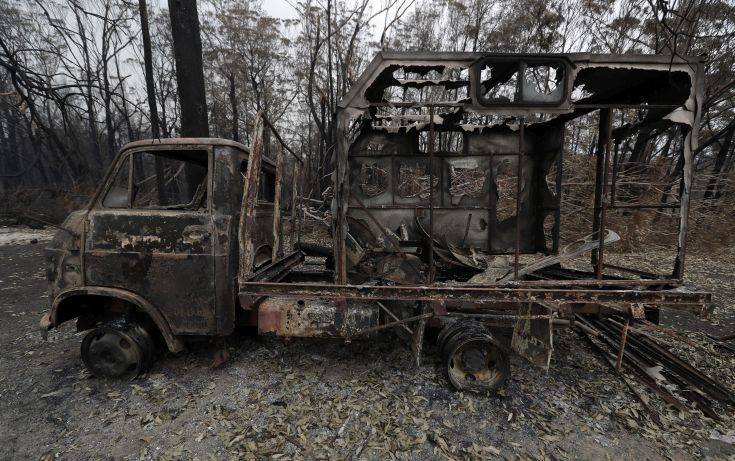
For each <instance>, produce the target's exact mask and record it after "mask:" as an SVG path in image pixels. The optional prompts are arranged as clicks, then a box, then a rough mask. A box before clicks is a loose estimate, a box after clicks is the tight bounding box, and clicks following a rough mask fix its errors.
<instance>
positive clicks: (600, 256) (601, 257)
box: [595, 109, 613, 280]
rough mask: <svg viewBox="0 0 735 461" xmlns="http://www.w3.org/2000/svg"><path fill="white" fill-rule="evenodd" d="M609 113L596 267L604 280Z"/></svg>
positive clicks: (608, 116) (610, 125)
mask: <svg viewBox="0 0 735 461" xmlns="http://www.w3.org/2000/svg"><path fill="white" fill-rule="evenodd" d="M608 110H609V113H608V115H607V119H608V124H607V139H606V142H605V151H604V154H603V158H602V160H603V168H602V170H603V172H602V201H601V202H600V206H601V208H600V228H599V230H598V233H599V242H600V245H599V247H598V249H597V267H596V268H595V273H596V275H597V278H598V279H600V280H602V269H603V267H604V264H605V262H604V261H605V248H604V246H605V221H606V218H607V206H608V203H607V202H608V198H607V191H606V188H607V175H608V172H609V169H610V167H609V163H610V147H611V145H612V119H613V113H612V109H608Z"/></svg>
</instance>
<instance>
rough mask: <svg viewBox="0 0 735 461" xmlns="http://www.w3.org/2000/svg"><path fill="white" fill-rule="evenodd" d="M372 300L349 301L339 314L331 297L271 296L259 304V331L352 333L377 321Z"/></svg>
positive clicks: (293, 334)
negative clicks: (303, 298) (307, 298)
mask: <svg viewBox="0 0 735 461" xmlns="http://www.w3.org/2000/svg"><path fill="white" fill-rule="evenodd" d="M379 312H380V310H379V308H378V306H376V305H375V304H366V303H356V302H353V303H350V305H349V307H348V309H346V311H345V313H346V315H342V314H341V313H340V311H339V308H338V306H337V305H336V303H335V302H334V301H331V300H326V299H309V300H302V299H294V298H290V297H270V298H268V299H266V300H265V301H264V302H263V303H261V305H260V306H259V308H258V333H260V334H269V333H270V334H275V335H277V336H291V337H326V338H330V337H351V336H355V335H363V334H366V332H369V329H370V328H373V327H376V326H377V325H378V318H379Z"/></svg>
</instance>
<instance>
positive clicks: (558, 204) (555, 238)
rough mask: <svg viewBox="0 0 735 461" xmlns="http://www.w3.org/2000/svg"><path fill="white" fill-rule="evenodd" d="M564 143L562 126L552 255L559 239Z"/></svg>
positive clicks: (564, 134)
mask: <svg viewBox="0 0 735 461" xmlns="http://www.w3.org/2000/svg"><path fill="white" fill-rule="evenodd" d="M565 141H566V129H565V128H564V127H563V126H562V130H561V148H560V149H559V155H558V157H557V159H556V209H555V210H554V228H553V230H552V231H551V233H552V237H551V238H552V243H551V245H552V247H551V252H552V253H553V254H559V237H560V234H561V194H562V179H563V175H564V143H565Z"/></svg>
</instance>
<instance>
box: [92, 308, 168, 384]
mask: <svg viewBox="0 0 735 461" xmlns="http://www.w3.org/2000/svg"><path fill="white" fill-rule="evenodd" d="M154 351H155V348H154V343H153V340H152V339H151V336H150V335H149V334H148V332H147V331H146V330H145V329H144V328H143V327H142V326H140V325H139V324H137V323H134V322H127V321H125V320H114V321H109V322H105V323H103V324H101V325H99V326H97V327H95V328H93V329H92V330H91V331H90V332H89V333H87V335H86V336H85V337H84V339H83V340H82V346H81V355H82V361H83V362H84V365H85V366H86V367H87V369H88V370H89V371H90V373H92V374H93V375H94V376H96V377H98V378H114V379H126V380H130V379H133V378H135V377H136V376H138V375H139V374H140V373H142V372H143V371H144V370H145V369H146V368H147V367H148V365H150V362H151V361H152V359H153V353H154Z"/></svg>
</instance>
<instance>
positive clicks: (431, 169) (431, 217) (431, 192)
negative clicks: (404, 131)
mask: <svg viewBox="0 0 735 461" xmlns="http://www.w3.org/2000/svg"><path fill="white" fill-rule="evenodd" d="M427 147H428V150H429V283H434V276H435V275H436V268H435V267H434V106H429V145H428V146H427Z"/></svg>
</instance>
